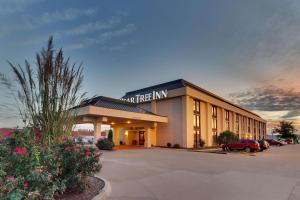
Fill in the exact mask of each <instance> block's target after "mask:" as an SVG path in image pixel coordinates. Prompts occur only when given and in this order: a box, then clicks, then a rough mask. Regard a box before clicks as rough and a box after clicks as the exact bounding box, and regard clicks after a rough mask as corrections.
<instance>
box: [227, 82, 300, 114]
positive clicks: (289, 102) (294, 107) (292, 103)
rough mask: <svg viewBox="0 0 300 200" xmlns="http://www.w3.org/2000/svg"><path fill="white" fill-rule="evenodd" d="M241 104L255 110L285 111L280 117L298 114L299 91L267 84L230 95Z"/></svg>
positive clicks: (299, 111)
mask: <svg viewBox="0 0 300 200" xmlns="http://www.w3.org/2000/svg"><path fill="white" fill-rule="evenodd" d="M230 96H231V97H232V99H233V101H235V102H237V103H238V104H240V105H241V106H244V107H246V108H249V109H251V110H257V111H287V113H286V114H284V115H283V116H282V117H281V118H283V119H294V118H298V117H299V116H300V92H299V91H298V90H296V89H294V88H289V89H288V88H285V89H283V88H279V87H276V86H268V87H262V88H255V89H251V90H248V91H244V92H237V93H233V94H231V95H230Z"/></svg>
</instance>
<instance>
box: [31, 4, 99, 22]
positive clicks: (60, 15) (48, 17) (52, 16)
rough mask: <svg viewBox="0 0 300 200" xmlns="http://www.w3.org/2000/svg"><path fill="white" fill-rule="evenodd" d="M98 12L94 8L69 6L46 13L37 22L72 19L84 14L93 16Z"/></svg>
mask: <svg viewBox="0 0 300 200" xmlns="http://www.w3.org/2000/svg"><path fill="white" fill-rule="evenodd" d="M95 14H96V10H95V9H93V8H88V9H77V8H68V9H67V10H64V11H62V12H60V11H56V12H53V13H48V12H46V13H44V14H43V15H41V16H40V17H37V18H36V19H37V20H35V24H49V23H54V22H58V21H71V20H75V19H77V18H79V17H82V16H93V15H95Z"/></svg>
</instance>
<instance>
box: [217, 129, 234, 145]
mask: <svg viewBox="0 0 300 200" xmlns="http://www.w3.org/2000/svg"><path fill="white" fill-rule="evenodd" d="M238 141H239V136H238V135H237V134H235V133H233V132H231V131H224V132H222V133H221V134H220V135H219V136H218V143H219V144H230V143H235V142H238Z"/></svg>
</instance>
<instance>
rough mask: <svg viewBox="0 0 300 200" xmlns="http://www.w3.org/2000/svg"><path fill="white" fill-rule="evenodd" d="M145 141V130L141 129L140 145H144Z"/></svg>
mask: <svg viewBox="0 0 300 200" xmlns="http://www.w3.org/2000/svg"><path fill="white" fill-rule="evenodd" d="M144 143H145V131H139V145H144Z"/></svg>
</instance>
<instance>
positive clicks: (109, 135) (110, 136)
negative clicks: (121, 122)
mask: <svg viewBox="0 0 300 200" xmlns="http://www.w3.org/2000/svg"><path fill="white" fill-rule="evenodd" d="M107 139H108V140H109V141H111V142H112V141H113V131H112V130H111V129H110V130H109V131H108V136H107Z"/></svg>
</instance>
